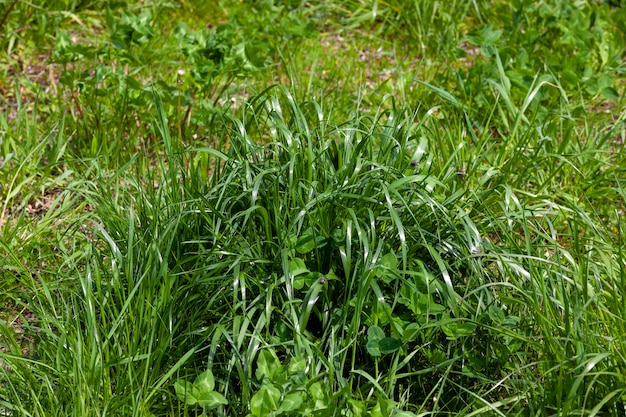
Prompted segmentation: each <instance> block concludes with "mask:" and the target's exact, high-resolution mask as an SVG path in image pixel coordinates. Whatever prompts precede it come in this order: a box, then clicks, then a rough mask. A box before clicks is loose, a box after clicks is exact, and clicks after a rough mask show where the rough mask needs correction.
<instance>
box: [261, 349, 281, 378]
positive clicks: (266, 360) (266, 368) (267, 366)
mask: <svg viewBox="0 0 626 417" xmlns="http://www.w3.org/2000/svg"><path fill="white" fill-rule="evenodd" d="M256 363H257V369H256V374H255V375H256V377H257V378H258V379H259V380H263V379H264V378H268V379H269V380H270V381H273V380H275V379H276V376H277V375H278V374H279V373H280V370H281V367H282V365H281V363H280V360H279V359H278V357H277V356H276V353H274V350H272V349H263V350H262V351H261V352H260V353H259V358H258V359H257V362H256Z"/></svg>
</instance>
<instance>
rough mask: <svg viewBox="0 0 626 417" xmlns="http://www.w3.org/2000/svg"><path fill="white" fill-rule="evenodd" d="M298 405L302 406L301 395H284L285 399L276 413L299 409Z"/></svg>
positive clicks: (294, 393)
mask: <svg viewBox="0 0 626 417" xmlns="http://www.w3.org/2000/svg"><path fill="white" fill-rule="evenodd" d="M300 405H302V394H301V393H298V392H293V393H291V394H287V395H285V398H283V400H282V402H281V404H280V407H279V408H278V411H279V412H289V411H295V410H297V409H298V408H300Z"/></svg>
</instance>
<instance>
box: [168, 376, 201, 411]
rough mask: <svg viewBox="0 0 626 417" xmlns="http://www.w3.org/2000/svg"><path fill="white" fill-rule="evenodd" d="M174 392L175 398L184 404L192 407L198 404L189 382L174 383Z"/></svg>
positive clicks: (179, 381)
mask: <svg viewBox="0 0 626 417" xmlns="http://www.w3.org/2000/svg"><path fill="white" fill-rule="evenodd" d="M174 390H175V391H176V397H177V398H178V399H179V400H180V401H183V402H184V403H185V404H188V405H194V404H196V403H197V402H198V400H197V399H196V397H195V396H194V391H195V389H194V386H193V384H192V383H191V382H189V381H181V380H178V381H176V382H175V383H174Z"/></svg>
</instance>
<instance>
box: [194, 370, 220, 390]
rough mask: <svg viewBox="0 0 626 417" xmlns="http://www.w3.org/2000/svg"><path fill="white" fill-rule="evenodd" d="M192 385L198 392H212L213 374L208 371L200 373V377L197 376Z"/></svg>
mask: <svg viewBox="0 0 626 417" xmlns="http://www.w3.org/2000/svg"><path fill="white" fill-rule="evenodd" d="M193 385H194V386H195V387H196V388H197V389H198V391H200V392H211V391H213V389H214V388H215V378H214V377H213V372H211V371H210V370H208V369H207V370H206V371H204V372H202V373H201V374H200V375H198V377H197V378H196V380H195V381H194V383H193Z"/></svg>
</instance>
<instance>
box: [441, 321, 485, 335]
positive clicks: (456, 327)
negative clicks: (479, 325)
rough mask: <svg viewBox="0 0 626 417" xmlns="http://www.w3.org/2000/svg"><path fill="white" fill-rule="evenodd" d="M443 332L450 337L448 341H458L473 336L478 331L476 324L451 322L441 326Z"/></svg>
mask: <svg viewBox="0 0 626 417" xmlns="http://www.w3.org/2000/svg"><path fill="white" fill-rule="evenodd" d="M441 330H443V332H444V333H445V334H446V336H448V340H456V339H458V338H460V337H464V336H469V335H471V334H472V333H473V332H474V330H476V325H475V324H474V323H468V322H465V323H460V322H458V321H453V322H449V323H447V324H444V325H443V326H441Z"/></svg>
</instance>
